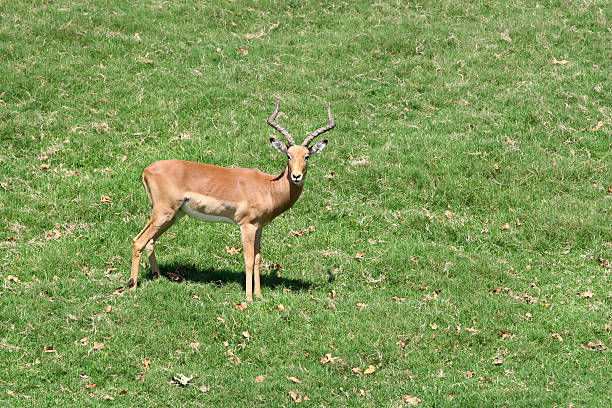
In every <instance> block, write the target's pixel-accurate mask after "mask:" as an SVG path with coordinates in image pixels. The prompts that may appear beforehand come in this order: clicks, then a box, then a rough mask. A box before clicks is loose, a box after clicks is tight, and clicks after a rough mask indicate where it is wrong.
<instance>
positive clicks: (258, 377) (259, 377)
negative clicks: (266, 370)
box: [255, 375, 266, 383]
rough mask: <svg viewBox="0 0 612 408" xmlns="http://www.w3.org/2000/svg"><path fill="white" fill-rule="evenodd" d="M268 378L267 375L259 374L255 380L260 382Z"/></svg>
mask: <svg viewBox="0 0 612 408" xmlns="http://www.w3.org/2000/svg"><path fill="white" fill-rule="evenodd" d="M265 380H266V376H265V375H258V376H257V377H255V382H258V383H262V382H264V381H265Z"/></svg>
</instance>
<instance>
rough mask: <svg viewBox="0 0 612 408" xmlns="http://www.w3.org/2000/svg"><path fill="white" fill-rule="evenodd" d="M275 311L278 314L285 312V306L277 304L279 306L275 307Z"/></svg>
mask: <svg viewBox="0 0 612 408" xmlns="http://www.w3.org/2000/svg"><path fill="white" fill-rule="evenodd" d="M276 310H277V311H279V312H282V311H283V310H285V306H283V304H282V303H279V305H278V306H276Z"/></svg>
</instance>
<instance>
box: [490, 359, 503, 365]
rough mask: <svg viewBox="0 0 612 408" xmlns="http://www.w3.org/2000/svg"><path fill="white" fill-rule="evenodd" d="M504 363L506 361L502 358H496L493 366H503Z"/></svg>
mask: <svg viewBox="0 0 612 408" xmlns="http://www.w3.org/2000/svg"><path fill="white" fill-rule="evenodd" d="M503 363H504V361H503V360H502V359H501V358H496V359H494V360H493V361H492V362H491V364H493V365H502V364H503Z"/></svg>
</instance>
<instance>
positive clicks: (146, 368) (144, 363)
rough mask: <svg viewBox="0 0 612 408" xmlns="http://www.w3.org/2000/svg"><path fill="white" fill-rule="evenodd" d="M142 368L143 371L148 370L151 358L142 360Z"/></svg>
mask: <svg viewBox="0 0 612 408" xmlns="http://www.w3.org/2000/svg"><path fill="white" fill-rule="evenodd" d="M142 366H143V367H144V369H145V370H148V369H149V367H150V366H151V357H145V358H144V360H142Z"/></svg>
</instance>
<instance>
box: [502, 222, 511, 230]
mask: <svg viewBox="0 0 612 408" xmlns="http://www.w3.org/2000/svg"><path fill="white" fill-rule="evenodd" d="M499 228H501V229H503V230H507V229H510V224H508V223H505V224H503V225H502V226H500V227H499Z"/></svg>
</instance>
